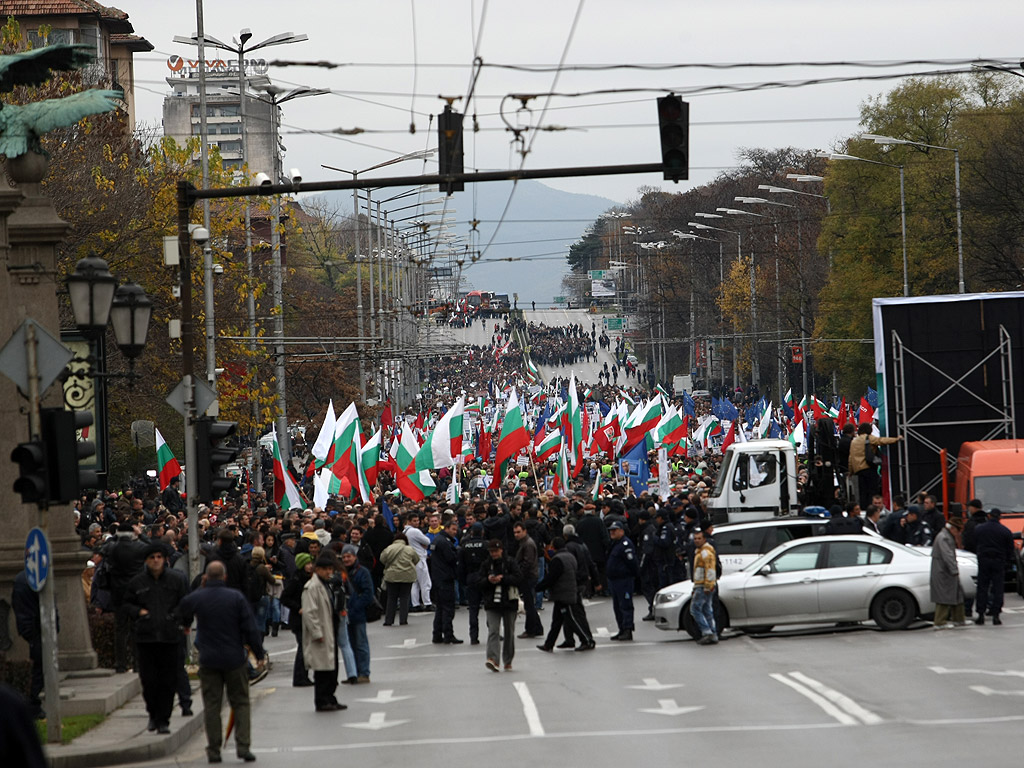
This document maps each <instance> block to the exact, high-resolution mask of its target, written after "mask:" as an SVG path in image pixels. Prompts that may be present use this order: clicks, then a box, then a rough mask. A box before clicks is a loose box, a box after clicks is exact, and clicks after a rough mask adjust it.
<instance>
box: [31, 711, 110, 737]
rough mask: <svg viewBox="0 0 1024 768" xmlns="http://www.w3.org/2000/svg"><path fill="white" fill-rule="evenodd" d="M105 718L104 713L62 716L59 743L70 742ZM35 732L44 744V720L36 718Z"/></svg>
mask: <svg viewBox="0 0 1024 768" xmlns="http://www.w3.org/2000/svg"><path fill="white" fill-rule="evenodd" d="M106 719H107V716H106V715H75V716H74V717H64V718H61V721H60V743H61V744H70V743H71V742H72V741H73V740H74V739H77V738H78V737H79V736H81V735H82V734H83V733H85V732H86V731H90V730H92V729H93V728H95V727H96V726H97V725H99V724H100V723H102V722H103V721H104V720H106ZM36 733H38V734H39V741H40V742H42V743H43V744H46V721H45V720H36Z"/></svg>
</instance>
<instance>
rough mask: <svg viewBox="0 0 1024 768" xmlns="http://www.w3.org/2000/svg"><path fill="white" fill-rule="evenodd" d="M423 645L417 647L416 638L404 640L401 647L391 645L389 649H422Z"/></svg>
mask: <svg viewBox="0 0 1024 768" xmlns="http://www.w3.org/2000/svg"><path fill="white" fill-rule="evenodd" d="M422 647H423V645H416V638H415V637H410V638H409V639H408V640H403V641H402V644H401V645H389V646H388V648H402V649H403V650H404V649H407V648H422Z"/></svg>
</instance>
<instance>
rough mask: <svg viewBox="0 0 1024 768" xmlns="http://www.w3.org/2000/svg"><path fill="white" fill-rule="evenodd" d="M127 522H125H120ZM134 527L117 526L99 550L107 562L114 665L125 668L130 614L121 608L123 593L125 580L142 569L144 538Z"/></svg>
mask: <svg viewBox="0 0 1024 768" xmlns="http://www.w3.org/2000/svg"><path fill="white" fill-rule="evenodd" d="M124 525H125V526H127V525H128V524H127V523H124ZM136 535H137V530H136V531H133V530H132V529H131V528H125V529H124V530H119V531H118V532H117V534H115V536H114V538H113V539H111V540H110V541H108V542H107V543H106V544H104V545H103V549H102V550H101V554H102V555H103V558H104V560H106V563H107V573H108V576H109V583H110V599H111V603H112V604H113V606H114V668H115V670H116V671H117V672H127V671H128V643H129V640H130V639H131V635H132V624H131V616H130V615H129V613H128V612H127V611H126V610H125V608H124V595H125V591H126V590H127V589H128V583H129V582H130V581H131V580H132V579H134V578H135V577H136V576H137V575H138V574H140V573H141V572H142V569H143V567H144V566H143V562H142V561H143V557H144V555H143V553H144V552H145V551H146V547H147V546H149V542H148V541H142V540H141V539H138V538H136Z"/></svg>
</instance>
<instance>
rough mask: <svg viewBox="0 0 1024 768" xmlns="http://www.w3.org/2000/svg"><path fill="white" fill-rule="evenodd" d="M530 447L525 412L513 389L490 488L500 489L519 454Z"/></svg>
mask: <svg viewBox="0 0 1024 768" xmlns="http://www.w3.org/2000/svg"><path fill="white" fill-rule="evenodd" d="M529 445H530V434H529V433H528V432H527V431H526V427H524V426H523V412H522V410H521V409H520V408H519V398H518V397H516V392H515V390H514V389H513V390H512V393H511V394H510V395H509V398H508V405H507V406H506V407H505V419H504V421H502V423H501V436H500V437H499V438H498V451H497V454H496V455H495V457H494V470H493V472H492V473H491V485H490V488H492V489H493V488H497V487H498V485H499V484H500V483H501V480H502V478H503V477H504V476H505V473H506V472H507V471H508V468H509V466H510V465H511V464H512V463H513V462H514V461H515V460H516V457H517V456H518V455H519V452H520V451H521V450H522V449H523V448H528V447H529Z"/></svg>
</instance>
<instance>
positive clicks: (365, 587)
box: [341, 544, 374, 683]
mask: <svg viewBox="0 0 1024 768" xmlns="http://www.w3.org/2000/svg"><path fill="white" fill-rule="evenodd" d="M341 564H342V566H343V567H344V568H345V576H346V577H347V578H348V583H349V590H350V594H349V598H348V639H349V642H350V643H351V644H352V651H353V652H354V653H355V657H356V676H357V677H356V682H357V683H369V682H370V640H369V638H368V637H367V635H366V609H367V607H369V605H370V604H371V603H372V602H373V601H374V594H373V577H372V576H370V571H369V570H367V569H366V568H364V567H363V566H362V565H360V564H359V550H358V549H357V548H356V547H355V546H353V545H352V544H346V545H345V546H344V547H342V550H341Z"/></svg>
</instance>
